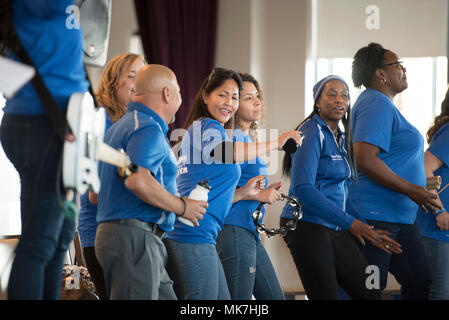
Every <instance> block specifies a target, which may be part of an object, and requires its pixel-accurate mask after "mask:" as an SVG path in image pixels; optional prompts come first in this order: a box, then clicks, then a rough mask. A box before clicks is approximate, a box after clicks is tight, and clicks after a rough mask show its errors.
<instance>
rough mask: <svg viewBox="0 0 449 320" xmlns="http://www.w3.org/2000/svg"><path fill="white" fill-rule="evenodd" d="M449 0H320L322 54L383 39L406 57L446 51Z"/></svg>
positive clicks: (349, 52) (345, 53) (335, 54)
mask: <svg viewBox="0 0 449 320" xmlns="http://www.w3.org/2000/svg"><path fill="white" fill-rule="evenodd" d="M446 6H447V0H427V1H423V0H319V1H318V56H319V57H325V58H339V57H342V58H344V57H352V56H354V54H355V52H356V51H357V49H359V48H361V47H363V46H366V45H367V44H368V43H369V42H372V41H373V42H380V43H381V44H382V45H383V46H384V47H385V48H390V49H391V50H393V51H395V52H396V53H397V54H398V55H399V56H402V57H425V56H444V55H445V54H446V16H447V9H446Z"/></svg>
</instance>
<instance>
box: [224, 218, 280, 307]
mask: <svg viewBox="0 0 449 320" xmlns="http://www.w3.org/2000/svg"><path fill="white" fill-rule="evenodd" d="M217 251H218V255H219V256H220V259H221V262H222V264H223V269H224V272H225V275H226V280H227V283H228V287H229V292H230V294H231V298H232V299H233V300H251V297H252V295H253V294H254V297H255V298H256V299H258V300H285V296H284V292H283V291H282V288H281V285H280V284H279V280H278V278H277V276H276V272H275V271H274V268H273V265H272V263H271V260H270V257H269V256H268V254H267V252H266V251H265V248H264V247H263V246H262V244H261V243H260V241H257V239H256V237H255V236H254V234H252V233H251V232H250V231H249V230H246V229H244V228H240V227H237V226H231V225H225V226H224V227H223V229H222V230H221V233H220V234H219V235H218V238H217Z"/></svg>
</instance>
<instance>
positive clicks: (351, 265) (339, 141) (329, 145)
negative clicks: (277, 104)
mask: <svg viewBox="0 0 449 320" xmlns="http://www.w3.org/2000/svg"><path fill="white" fill-rule="evenodd" d="M313 97H314V101H315V104H314V108H313V112H312V113H311V114H310V115H309V116H308V117H307V118H306V119H305V120H304V121H303V122H302V123H301V124H300V125H299V126H298V128H297V129H298V130H301V131H302V132H303V133H304V140H303V144H302V147H301V148H300V149H298V150H297V151H296V152H294V153H292V154H291V155H288V154H286V155H285V157H284V163H283V173H284V175H286V176H290V179H291V183H290V189H289V195H290V196H295V197H297V198H298V200H299V202H300V204H301V206H302V210H303V217H302V219H301V220H300V221H299V222H298V226H297V228H296V229H295V230H294V231H290V232H289V233H287V235H286V236H285V238H284V240H285V241H286V243H287V245H288V247H289V249H290V252H291V254H292V257H293V259H294V261H295V264H296V267H297V269H298V273H299V276H300V278H301V282H302V284H303V287H304V289H305V292H306V294H307V297H308V299H310V300H317V299H318V300H321V299H325V300H333V299H338V290H339V289H338V288H339V286H340V287H341V288H343V289H344V290H345V291H346V292H347V293H348V295H349V296H350V297H351V298H352V299H380V298H381V294H380V291H379V290H378V289H376V288H375V285H374V288H371V286H367V285H366V282H367V280H368V279H367V277H368V276H369V274H367V273H366V271H367V267H368V263H367V262H366V259H365V257H364V256H363V253H362V251H361V250H360V248H359V247H358V242H359V243H361V244H365V240H368V241H369V242H372V243H373V244H375V245H377V246H380V244H381V243H388V244H389V248H390V250H388V251H387V252H388V253H391V252H392V250H393V251H394V252H400V245H399V244H398V243H396V242H395V241H393V240H391V239H390V238H389V237H388V236H387V234H388V233H385V232H382V231H379V230H377V231H375V230H373V229H372V228H371V227H370V226H369V225H367V224H366V223H364V220H363V218H361V217H356V216H353V215H351V214H349V213H348V206H349V205H350V203H349V201H348V186H349V184H350V183H351V182H352V179H353V173H354V169H353V158H352V148H351V132H350V127H349V121H350V119H349V116H350V99H349V89H348V86H347V84H346V82H345V81H344V80H343V79H342V78H341V77H339V76H335V75H330V76H327V77H325V78H324V79H321V80H320V81H318V82H317V83H316V84H315V86H314V87H313ZM340 122H342V123H343V125H344V127H345V132H342V130H341V129H340V128H339V123H340ZM345 135H346V137H345ZM289 219H292V212H291V207H290V206H288V205H286V206H285V207H284V209H283V211H282V214H281V225H285V224H286V223H287V222H288V221H289ZM380 247H382V248H384V249H385V245H384V246H380ZM370 288H371V289H370Z"/></svg>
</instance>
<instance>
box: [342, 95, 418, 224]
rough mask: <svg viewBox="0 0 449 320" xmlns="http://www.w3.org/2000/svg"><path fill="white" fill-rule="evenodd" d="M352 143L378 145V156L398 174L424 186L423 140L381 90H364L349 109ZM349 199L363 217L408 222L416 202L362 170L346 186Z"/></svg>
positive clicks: (413, 220) (416, 206) (411, 221)
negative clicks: (349, 194) (348, 188)
mask: <svg viewBox="0 0 449 320" xmlns="http://www.w3.org/2000/svg"><path fill="white" fill-rule="evenodd" d="M352 124H353V133H354V143H355V142H366V143H369V144H372V145H374V146H376V147H379V148H380V152H379V155H378V157H379V158H380V159H381V160H382V161H383V162H384V163H385V164H386V165H387V166H388V167H389V168H390V169H391V170H392V171H393V172H394V173H395V174H397V175H398V176H400V177H401V178H403V179H405V180H407V181H409V182H410V183H413V184H416V185H420V186H423V187H425V185H426V175H425V171H424V139H423V137H422V136H421V134H420V133H419V131H418V130H417V129H416V128H415V127H414V126H412V125H411V124H410V123H409V122H408V121H407V120H406V119H405V118H404V117H403V116H402V115H401V113H400V112H399V110H398V109H397V108H396V107H395V106H394V104H393V103H392V102H391V101H390V99H389V98H388V97H387V96H386V95H384V94H383V93H381V92H379V91H377V90H372V89H366V90H365V91H363V92H362V93H361V94H360V96H359V97H358V99H357V101H356V103H355V105H354V108H353V112H352ZM350 193H351V201H352V203H353V205H354V207H355V208H356V210H357V211H358V212H359V213H360V214H361V215H363V217H364V218H365V219H368V220H376V221H385V222H392V223H405V224H412V223H414V222H415V219H416V211H417V209H418V205H417V204H416V203H415V202H413V201H412V200H411V199H410V198H409V197H407V196H406V195H404V194H402V193H399V192H396V191H394V190H392V189H389V188H386V187H383V186H381V185H379V184H377V183H376V182H374V181H373V180H371V179H370V178H368V177H367V176H366V175H365V174H363V173H362V172H359V179H358V181H354V183H353V184H352V185H351V189H350Z"/></svg>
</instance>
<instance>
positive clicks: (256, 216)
mask: <svg viewBox="0 0 449 320" xmlns="http://www.w3.org/2000/svg"><path fill="white" fill-rule="evenodd" d="M281 200H282V201H283V200H287V203H288V204H289V206H291V207H293V208H294V212H293V219H291V220H290V221H288V222H287V223H286V225H285V226H283V227H280V228H279V229H268V228H267V227H266V226H265V225H264V224H263V223H260V220H261V219H262V213H261V212H260V211H261V210H262V207H263V206H264V205H265V204H266V202H261V203H259V205H258V206H257V208H256V210H254V212H253V214H252V217H253V221H254V225H255V226H256V231H257V232H258V233H261V232H265V234H266V235H267V237H268V238H270V237H272V236H275V235H281V236H285V235H286V234H287V232H289V231H292V230H295V229H296V224H297V223H298V220H300V219H301V218H302V210H301V205H300V204H299V201H298V199H297V198H296V197H294V196H292V197H290V196H287V195H285V194H283V193H281Z"/></svg>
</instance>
